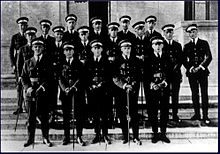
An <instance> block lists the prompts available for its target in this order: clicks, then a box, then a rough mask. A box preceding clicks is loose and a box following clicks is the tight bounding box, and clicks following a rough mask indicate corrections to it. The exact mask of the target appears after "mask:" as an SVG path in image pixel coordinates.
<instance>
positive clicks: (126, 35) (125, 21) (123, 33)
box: [118, 15, 135, 45]
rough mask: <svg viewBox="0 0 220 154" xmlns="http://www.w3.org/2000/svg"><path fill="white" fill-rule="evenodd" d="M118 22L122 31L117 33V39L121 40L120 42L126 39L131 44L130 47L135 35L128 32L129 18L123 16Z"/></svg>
mask: <svg viewBox="0 0 220 154" xmlns="http://www.w3.org/2000/svg"><path fill="white" fill-rule="evenodd" d="M119 21H120V23H121V26H122V30H121V31H119V32H118V37H119V38H121V40H124V39H128V40H129V41H131V42H132V45H133V40H134V39H135V34H134V33H132V32H131V31H130V30H129V25H130V21H131V17H130V16H128V15H124V16H122V17H120V18H119Z"/></svg>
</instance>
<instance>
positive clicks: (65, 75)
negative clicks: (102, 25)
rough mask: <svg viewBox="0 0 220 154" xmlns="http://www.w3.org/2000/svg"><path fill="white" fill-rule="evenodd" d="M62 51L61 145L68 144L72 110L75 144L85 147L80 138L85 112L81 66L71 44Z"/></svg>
mask: <svg viewBox="0 0 220 154" xmlns="http://www.w3.org/2000/svg"><path fill="white" fill-rule="evenodd" d="M63 50H64V54H65V59H63V61H62V69H61V75H60V78H59V85H60V87H61V93H60V95H61V96H60V98H61V101H62V110H63V127H64V140H63V145H67V144H68V143H70V120H71V119H70V117H71V116H70V115H71V112H72V110H73V114H74V116H73V117H74V119H76V132H77V142H78V143H79V144H80V145H81V146H85V142H84V141H83V140H82V138H81V136H82V130H83V123H84V112H85V110H84V109H85V99H84V96H83V88H84V85H83V84H84V81H83V75H84V74H83V64H82V63H81V62H80V61H79V59H78V57H77V55H76V54H75V46H74V44H73V43H72V42H65V43H64V44H63ZM74 119H73V120H74ZM73 142H74V141H73Z"/></svg>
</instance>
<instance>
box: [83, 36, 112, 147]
mask: <svg viewBox="0 0 220 154" xmlns="http://www.w3.org/2000/svg"><path fill="white" fill-rule="evenodd" d="M90 46H91V51H92V52H93V56H92V57H91V58H90V59H89V60H88V61H87V63H86V66H85V68H86V77H87V88H88V103H89V106H90V110H91V111H92V116H93V118H94V124H95V133H96V136H95V138H94V139H93V141H92V143H93V144H95V143H98V142H100V141H102V140H104V142H105V143H107V144H111V141H110V139H109V138H108V116H109V113H110V110H111V108H110V104H109V101H107V97H106V96H107V88H108V86H109V81H110V80H111V78H110V75H109V62H108V60H107V59H106V57H104V56H102V52H104V51H103V43H102V42H101V41H99V40H93V41H91V42H90ZM101 130H102V136H101Z"/></svg>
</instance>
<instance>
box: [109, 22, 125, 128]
mask: <svg viewBox="0 0 220 154" xmlns="http://www.w3.org/2000/svg"><path fill="white" fill-rule="evenodd" d="M119 26H120V24H119V23H117V22H111V23H109V24H108V25H107V27H108V38H107V39H106V40H107V41H106V53H105V56H107V58H108V61H109V63H110V65H111V66H112V67H111V68H110V69H111V70H109V72H110V73H111V78H113V68H114V67H113V66H114V62H115V59H116V58H117V57H119V56H120V55H121V50H120V48H119V46H118V44H119V42H120V41H121V39H120V38H119V37H118V29H119ZM110 82H111V83H110V85H109V87H108V97H109V98H108V99H107V100H108V101H110V102H109V103H111V109H112V111H111V112H112V113H111V115H110V117H109V124H111V126H112V127H115V125H116V124H117V123H118V119H117V114H116V109H115V96H116V95H117V92H116V90H115V88H117V87H116V85H115V84H114V83H113V81H112V80H111V81H110Z"/></svg>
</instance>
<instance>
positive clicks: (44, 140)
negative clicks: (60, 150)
mask: <svg viewBox="0 0 220 154" xmlns="http://www.w3.org/2000/svg"><path fill="white" fill-rule="evenodd" d="M43 144H46V145H47V146H48V147H52V146H53V145H52V143H51V142H50V140H49V139H46V138H44V139H43Z"/></svg>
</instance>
